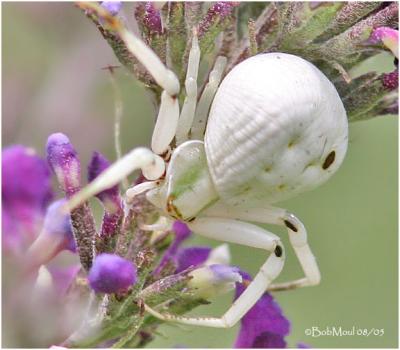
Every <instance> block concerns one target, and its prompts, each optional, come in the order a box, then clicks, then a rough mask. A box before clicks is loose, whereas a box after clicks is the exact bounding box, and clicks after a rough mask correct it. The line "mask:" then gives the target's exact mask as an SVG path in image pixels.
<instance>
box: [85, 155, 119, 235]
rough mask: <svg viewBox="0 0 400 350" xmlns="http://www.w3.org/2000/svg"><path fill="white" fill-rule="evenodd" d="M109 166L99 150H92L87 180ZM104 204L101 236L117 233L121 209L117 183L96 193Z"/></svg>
mask: <svg viewBox="0 0 400 350" xmlns="http://www.w3.org/2000/svg"><path fill="white" fill-rule="evenodd" d="M109 166H110V162H109V161H108V160H107V159H106V158H105V157H104V156H103V155H102V154H101V153H99V152H94V153H93V155H92V159H91V161H90V163H89V166H88V181H89V182H91V181H93V180H94V179H95V178H96V177H97V176H99V175H100V174H101V173H102V172H103V171H104V170H106V169H107V168H108V167H109ZM96 197H97V198H98V199H99V200H100V201H101V203H102V204H103V206H104V209H105V213H104V217H103V223H102V225H101V236H104V237H110V236H113V235H115V234H117V232H118V230H119V227H120V225H121V222H122V216H123V209H122V201H121V197H120V195H119V188H118V185H116V186H113V187H111V188H109V189H107V190H104V191H102V192H100V193H98V194H97V195H96Z"/></svg>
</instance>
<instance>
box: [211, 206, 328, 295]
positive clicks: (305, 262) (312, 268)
mask: <svg viewBox="0 0 400 350" xmlns="http://www.w3.org/2000/svg"><path fill="white" fill-rule="evenodd" d="M204 215H208V216H216V217H225V218H233V219H239V220H246V221H254V222H259V223H264V224H273V225H279V226H285V227H286V229H287V231H288V234H289V241H290V244H291V245H292V247H293V250H294V251H295V254H296V256H297V258H298V260H299V262H300V265H301V268H302V270H303V272H304V275H305V277H303V278H299V279H297V280H294V281H290V282H284V283H277V284H272V285H271V286H269V288H268V290H270V291H277V290H288V289H294V288H298V287H306V286H314V285H317V284H319V283H320V280H321V274H320V271H319V268H318V265H317V262H316V260H315V257H314V255H313V253H312V251H311V249H310V246H309V245H308V242H307V231H306V229H305V227H304V225H303V223H302V222H301V221H300V220H299V219H298V218H297V217H296V216H294V215H293V214H291V213H289V212H288V211H287V210H285V209H281V208H275V207H265V208H251V209H244V208H238V207H232V206H227V205H225V204H222V203H217V204H216V205H214V206H213V207H211V208H209V209H208V210H206V211H205V213H204Z"/></svg>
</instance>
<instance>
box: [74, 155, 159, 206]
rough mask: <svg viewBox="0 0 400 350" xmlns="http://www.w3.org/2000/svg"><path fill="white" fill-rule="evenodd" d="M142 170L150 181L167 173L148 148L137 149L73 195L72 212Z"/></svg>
mask: <svg viewBox="0 0 400 350" xmlns="http://www.w3.org/2000/svg"><path fill="white" fill-rule="evenodd" d="M138 169H141V170H142V172H143V175H144V177H146V178H147V179H148V180H156V179H158V178H160V177H161V176H162V175H163V174H164V171H165V163H164V160H163V159H162V158H161V157H160V156H158V155H157V154H154V153H153V152H152V151H150V150H149V149H147V148H143V147H140V148H135V149H133V150H132V151H130V152H129V153H128V154H126V155H125V156H123V157H122V158H120V159H119V160H118V161H117V162H115V163H114V164H112V165H111V166H110V167H108V168H107V169H106V170H105V171H104V172H102V173H101V174H100V175H99V176H98V177H96V178H95V179H94V180H93V181H92V182H91V183H89V184H88V185H87V186H86V187H84V188H83V189H82V190H81V191H79V192H78V193H76V194H75V195H73V196H72V197H71V198H70V200H69V201H68V203H67V209H69V210H72V209H74V208H76V207H77V206H78V205H79V204H81V203H83V202H84V201H86V200H88V199H89V198H90V197H92V196H94V195H96V194H97V193H100V192H102V191H104V190H106V189H108V188H110V187H112V186H115V185H116V184H118V183H119V182H121V181H122V180H123V179H124V178H126V177H127V176H128V175H129V174H130V173H132V172H133V171H135V170H138Z"/></svg>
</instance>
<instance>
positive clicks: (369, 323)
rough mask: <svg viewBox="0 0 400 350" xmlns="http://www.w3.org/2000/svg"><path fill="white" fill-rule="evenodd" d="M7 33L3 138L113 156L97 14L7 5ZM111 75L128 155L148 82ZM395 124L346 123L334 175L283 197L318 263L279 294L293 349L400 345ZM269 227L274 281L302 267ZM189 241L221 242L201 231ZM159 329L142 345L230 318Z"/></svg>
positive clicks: (141, 120) (138, 138) (251, 254)
mask: <svg viewBox="0 0 400 350" xmlns="http://www.w3.org/2000/svg"><path fill="white" fill-rule="evenodd" d="M126 14H127V15H128V16H129V15H132V12H131V11H126ZM2 35H3V36H2V39H3V40H2V43H3V47H2V49H3V56H2V68H3V69H2V73H3V74H2V78H3V80H2V101H3V103H2V116H3V118H2V145H3V147H6V146H8V145H11V144H24V145H27V146H31V147H33V148H35V149H36V150H37V152H38V153H39V154H41V155H44V147H45V143H46V139H47V136H48V135H49V134H50V133H52V132H58V131H60V132H63V133H65V134H67V135H68V136H69V137H70V139H71V141H72V142H73V144H74V146H75V147H76V149H77V150H78V151H79V155H80V158H81V160H82V163H83V164H87V163H88V160H89V159H90V156H91V153H92V152H93V151H94V150H97V151H100V152H102V153H104V154H105V155H106V156H108V157H109V158H110V159H115V151H114V147H113V145H114V141H113V108H114V100H113V90H112V88H111V84H110V79H109V73H108V72H107V70H104V69H102V68H104V67H105V66H107V65H110V64H112V65H115V64H118V62H117V60H116V58H115V57H114V55H113V53H112V51H111V49H110V48H109V47H108V45H107V44H106V42H105V41H103V39H102V37H101V35H100V34H99V32H97V30H96V28H95V27H94V26H93V25H92V23H90V22H89V20H88V19H86V18H85V16H84V15H83V14H82V13H81V12H80V11H79V10H78V9H77V8H75V7H74V5H73V3H46V2H41V3H34V2H31V3H7V2H3V3H2ZM365 69H368V70H371V69H373V70H377V71H390V70H391V69H392V59H391V58H390V57H389V56H388V55H380V56H379V58H378V59H373V60H370V61H369V62H368V63H367V66H365V67H360V68H359V69H358V70H356V71H354V72H352V74H353V75H357V74H360V72H361V71H363V70H365ZM116 77H117V82H118V85H119V87H120V88H121V91H122V95H123V104H124V113H123V120H122V127H121V140H122V149H123V151H125V152H126V151H128V150H129V149H131V148H133V147H136V146H138V145H149V141H150V135H151V131H152V125H153V120H154V107H153V106H152V103H151V100H150V98H149V97H148V96H147V95H146V92H145V90H144V88H143V86H141V85H140V84H139V83H137V82H136V81H135V79H134V78H132V77H131V76H130V75H129V73H127V72H126V71H124V69H122V68H121V69H118V70H117V73H116ZM397 123H398V121H397V117H395V116H385V117H380V118H376V119H374V120H370V121H365V122H359V123H355V124H352V125H351V126H350V145H349V151H348V155H347V158H346V160H345V162H344V164H343V166H342V167H341V169H340V171H339V172H338V173H337V174H336V175H335V176H334V177H333V179H331V181H329V182H328V183H327V184H325V185H323V186H322V187H320V188H318V189H317V190H314V191H312V192H310V193H306V194H303V195H301V196H300V197H298V198H296V199H293V200H290V201H287V202H285V203H281V204H280V206H281V207H284V208H287V209H289V210H290V211H292V212H294V213H295V214H296V215H297V216H298V217H299V218H301V220H303V222H304V223H305V225H306V227H307V229H308V232H309V242H310V245H311V248H312V250H313V252H314V254H315V255H316V257H317V260H318V263H319V267H320V269H321V272H322V283H321V285H319V286H317V287H312V288H303V289H300V290H294V291H287V292H280V293H275V295H274V296H275V298H276V299H277V300H278V302H279V304H280V305H281V307H282V309H283V310H284V313H285V315H286V316H287V318H288V319H289V320H290V321H291V323H292V331H291V334H290V336H289V337H288V338H287V339H288V343H289V345H290V346H296V344H297V343H298V342H304V343H306V344H308V345H310V346H311V347H313V348H315V347H339V348H340V347H351V348H369V347H397V340H398V318H397V312H398V299H397V297H398V290H397V288H398V258H397V254H398V252H397V248H398V242H397V239H398V236H397V232H398V227H397V212H398V208H397V193H398V188H397V186H398V185H397V178H398V174H397V171H398V170H397V169H398V163H397V161H398V155H397V137H398V126H397ZM270 229H271V230H272V231H273V232H275V233H277V234H279V235H280V236H281V237H282V238H283V241H284V243H285V245H286V248H287V254H288V257H287V263H286V266H285V268H284V272H283V273H282V275H281V277H280V278H279V280H280V281H286V280H289V279H293V278H298V277H299V276H300V275H301V270H300V268H299V264H298V262H297V260H296V258H295V256H294V254H293V252H292V250H291V248H290V247H289V244H288V240H287V237H286V231H285V230H281V229H279V228H276V227H271V228H270ZM189 244H190V245H192V244H193V245H194V244H197V245H198V244H200V245H214V246H215V245H217V244H218V242H212V241H209V240H206V239H202V238H198V237H196V238H194V239H192V240H191V241H190V242H189ZM231 248H232V249H231V251H232V256H233V263H234V264H235V265H239V266H241V267H242V268H243V269H245V270H247V271H248V272H250V273H255V272H256V271H257V270H258V268H259V266H260V265H261V264H262V263H263V261H264V259H265V255H264V254H263V253H262V252H260V251H257V250H254V249H250V248H245V247H242V246H234V245H232V246H231ZM231 300H232V299H231V298H230V297H226V296H224V297H222V298H219V299H217V300H216V301H215V302H213V303H212V305H211V306H205V307H201V308H199V309H196V313H195V314H199V315H220V314H222V313H223V311H224V310H226V308H227V307H228V306H229V305H230V303H231ZM3 302H7V300H3ZM59 316H60V317H62V315H59ZM16 317H24V316H23V315H16ZM3 322H6V320H5V319H4V318H3ZM313 326H314V327H319V328H320V329H325V328H326V327H333V326H335V327H342V328H343V329H351V328H352V327H353V326H354V327H355V328H356V329H357V328H361V329H364V328H366V329H372V328H375V329H383V330H384V335H383V336H373V335H370V336H369V337H367V336H343V337H337V336H336V337H333V336H321V337H315V338H313V337H311V336H306V335H305V330H306V329H307V328H311V327H313ZM29 331H30V330H29V329H26V332H29ZM159 331H160V334H158V337H157V339H156V340H155V341H154V342H152V343H150V344H149V347H176V346H185V347H231V346H232V344H233V341H234V339H235V335H236V332H237V327H235V328H233V329H229V330H221V329H211V328H194V327H189V326H178V325H174V324H168V325H165V326H163V327H161V328H160V330H159Z"/></svg>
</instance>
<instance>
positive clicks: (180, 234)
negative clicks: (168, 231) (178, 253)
mask: <svg viewBox="0 0 400 350" xmlns="http://www.w3.org/2000/svg"><path fill="white" fill-rule="evenodd" d="M172 230H173V231H174V232H175V237H176V240H177V241H179V243H180V242H182V241H183V240H185V239H186V238H188V237H189V236H190V235H191V233H192V231H190V229H189V227H188V226H187V225H186V224H185V223H184V222H183V221H179V220H176V221H175V222H174V223H173V224H172Z"/></svg>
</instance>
